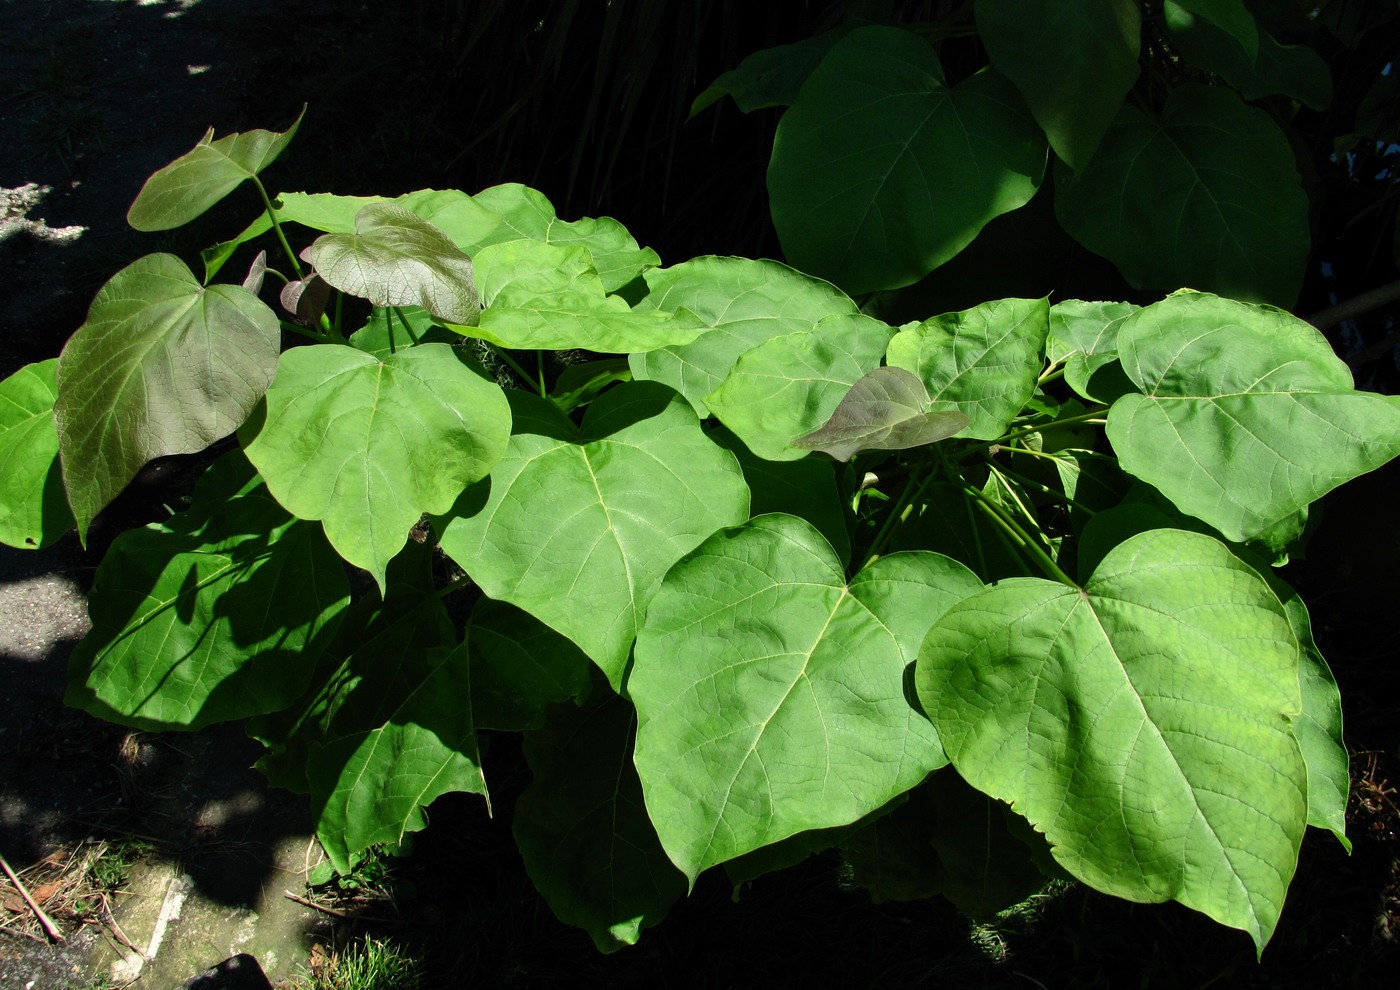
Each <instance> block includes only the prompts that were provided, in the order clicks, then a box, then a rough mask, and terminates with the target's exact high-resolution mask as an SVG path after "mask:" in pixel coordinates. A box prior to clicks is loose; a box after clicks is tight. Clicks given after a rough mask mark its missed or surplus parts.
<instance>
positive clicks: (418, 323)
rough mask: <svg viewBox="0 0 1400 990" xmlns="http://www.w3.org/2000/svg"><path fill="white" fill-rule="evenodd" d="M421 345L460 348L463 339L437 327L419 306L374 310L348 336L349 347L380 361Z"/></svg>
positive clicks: (429, 314) (426, 312) (435, 322)
mask: <svg viewBox="0 0 1400 990" xmlns="http://www.w3.org/2000/svg"><path fill="white" fill-rule="evenodd" d="M405 323H407V325H408V326H407V329H405V327H404V324H405ZM415 338H416V339H415ZM420 342H422V343H430V344H433V343H436V344H460V343H461V342H462V338H461V337H460V336H459V335H458V334H455V333H453V332H452V331H451V330H448V329H447V328H446V327H443V326H440V325H439V324H438V322H437V321H436V320H435V319H433V314H431V313H429V312H428V311H427V310H426V309H423V308H422V307H419V306H401V307H394V308H390V309H381V308H375V309H374V310H372V311H371V312H370V314H369V319H368V320H367V321H365V325H364V326H362V327H360V329H358V330H356V331H355V332H354V333H352V334H351V335H350V346H351V347H354V348H356V349H358V350H361V351H364V352H365V353H366V354H372V355H374V356H375V357H377V358H378V359H379V360H381V361H383V360H385V359H386V358H388V357H389V355H391V354H395V353H397V352H398V351H402V350H404V349H406V348H409V347H413V346H414V345H415V344H416V343H420Z"/></svg>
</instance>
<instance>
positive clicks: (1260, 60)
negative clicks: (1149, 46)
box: [1162, 0, 1332, 110]
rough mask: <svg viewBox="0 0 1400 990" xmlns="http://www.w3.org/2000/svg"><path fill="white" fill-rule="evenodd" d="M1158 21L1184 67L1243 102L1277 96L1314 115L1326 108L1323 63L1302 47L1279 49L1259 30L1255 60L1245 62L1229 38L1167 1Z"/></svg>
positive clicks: (1328, 82)
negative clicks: (1222, 84) (1217, 81)
mask: <svg viewBox="0 0 1400 990" xmlns="http://www.w3.org/2000/svg"><path fill="white" fill-rule="evenodd" d="M1162 17H1163V20H1165V21H1166V25H1167V31H1168V33H1169V34H1170V36H1171V40H1172V45H1173V46H1174V47H1175V48H1176V49H1177V50H1178V51H1179V52H1181V54H1182V55H1183V56H1185V58H1186V59H1187V61H1189V62H1190V63H1191V64H1192V65H1195V66H1197V67H1199V68H1202V69H1205V70H1206V71H1207V72H1213V73H1215V74H1216V75H1218V76H1220V77H1221V78H1223V79H1225V80H1226V81H1227V82H1228V83H1230V85H1231V86H1233V87H1234V88H1235V89H1237V90H1239V92H1240V95H1241V96H1243V97H1244V98H1245V99H1246V100H1257V99H1259V98H1260V97H1264V96H1272V95H1274V94H1275V93H1279V94H1282V95H1284V96H1288V97H1291V98H1293V99H1295V100H1297V101H1298V102H1300V103H1302V104H1304V105H1306V106H1309V107H1311V108H1312V109H1314V110H1323V109H1326V107H1327V105H1328V104H1329V103H1331V102H1332V74H1331V72H1330V70H1329V69H1328V68H1327V63H1326V62H1324V61H1323V59H1322V56H1321V55H1319V54H1318V53H1317V52H1315V51H1313V50H1312V49H1311V48H1309V47H1307V46H1306V45H1283V44H1280V43H1279V42H1278V41H1276V40H1275V39H1274V36H1273V35H1272V34H1270V33H1269V32H1267V31H1262V30H1261V31H1259V34H1258V45H1259V50H1258V57H1257V58H1250V57H1249V55H1247V54H1246V52H1245V49H1244V47H1243V46H1242V45H1241V44H1240V43H1239V41H1238V40H1237V39H1236V38H1235V37H1234V36H1232V35H1230V34H1229V33H1227V32H1226V31H1224V30H1222V29H1221V28H1219V27H1217V26H1215V25H1214V24H1212V23H1211V22H1210V21H1208V20H1206V19H1205V18H1202V17H1197V16H1196V15H1195V14H1193V13H1192V12H1191V11H1189V10H1187V9H1186V7H1185V6H1183V5H1182V4H1179V3H1172V2H1171V0H1167V2H1166V3H1164V4H1163V5H1162Z"/></svg>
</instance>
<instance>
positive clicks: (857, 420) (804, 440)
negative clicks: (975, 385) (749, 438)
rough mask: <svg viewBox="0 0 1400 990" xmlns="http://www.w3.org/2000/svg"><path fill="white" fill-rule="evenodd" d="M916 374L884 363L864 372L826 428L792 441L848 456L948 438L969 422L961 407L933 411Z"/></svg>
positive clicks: (836, 455) (839, 457)
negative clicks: (956, 409)
mask: <svg viewBox="0 0 1400 990" xmlns="http://www.w3.org/2000/svg"><path fill="white" fill-rule="evenodd" d="M928 408H929V397H928V391H927V390H926V389H925V388H924V384H923V382H921V381H919V378H918V376H917V375H915V374H914V373H913V372H912V371H905V370H904V369H903V368H893V367H883V368H875V369H874V370H873V371H870V372H867V373H866V374H865V375H862V376H861V377H860V379H858V380H857V381H856V383H855V384H854V385H852V386H851V390H850V391H849V392H847V393H846V394H845V396H843V397H842V399H841V402H840V404H838V405H837V407H836V409H835V410H834V411H833V412H832V414H831V417H830V418H829V419H828V420H827V421H826V423H825V424H824V425H823V426H822V428H821V429H819V430H816V431H814V432H812V433H808V434H807V435H806V436H801V437H798V438H797V439H796V440H794V441H792V443H793V446H795V447H800V448H802V449H804V450H820V451H824V452H825V453H827V454H830V455H831V456H832V457H834V458H836V459H837V460H838V461H849V460H850V459H851V458H852V457H854V456H855V455H856V454H857V453H859V452H860V451H862V450H906V449H908V448H910V447H923V446H925V445H927V444H931V443H937V442H938V441H939V440H946V439H947V438H948V437H951V436H952V435H953V434H955V433H957V432H958V431H959V430H962V429H964V428H965V427H966V426H967V417H966V416H964V415H963V414H962V413H960V412H929V411H928Z"/></svg>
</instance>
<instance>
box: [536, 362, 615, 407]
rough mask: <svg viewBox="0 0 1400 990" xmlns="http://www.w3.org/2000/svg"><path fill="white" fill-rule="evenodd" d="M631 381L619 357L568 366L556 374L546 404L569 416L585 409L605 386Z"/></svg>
mask: <svg viewBox="0 0 1400 990" xmlns="http://www.w3.org/2000/svg"><path fill="white" fill-rule="evenodd" d="M631 380H632V369H631V368H629V367H628V365H627V359H626V358H623V357H613V358H602V359H600V360H597V361H583V362H580V363H579V364H571V365H569V366H568V367H567V368H565V369H564V370H563V371H562V372H560V373H559V378H558V379H557V380H556V381H555V383H554V387H553V388H552V389H550V391H549V401H551V402H553V403H554V404H555V405H556V406H558V407H559V409H560V411H561V412H566V413H568V412H573V411H574V410H575V409H578V408H579V407H580V406H586V405H588V403H590V402H592V401H593V400H594V399H596V398H597V397H598V393H600V392H602V391H603V389H605V388H607V387H608V386H609V385H614V384H616V383H618V382H630V381H631Z"/></svg>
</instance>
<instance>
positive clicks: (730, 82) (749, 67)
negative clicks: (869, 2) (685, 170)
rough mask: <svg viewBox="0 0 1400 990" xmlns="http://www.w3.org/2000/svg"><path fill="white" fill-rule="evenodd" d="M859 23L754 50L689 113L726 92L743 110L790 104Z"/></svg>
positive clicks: (711, 88) (700, 108)
mask: <svg viewBox="0 0 1400 990" xmlns="http://www.w3.org/2000/svg"><path fill="white" fill-rule="evenodd" d="M859 24H860V22H859V21H856V20H846V21H843V22H842V23H841V24H840V26H838V27H836V28H833V29H832V30H830V31H827V32H826V33H825V34H819V35H817V36H816V37H815V38H804V39H802V40H801V41H797V42H794V43H793V44H790V45H777V46H775V47H773V48H764V49H762V50H761V51H756V52H754V53H753V54H752V55H750V56H749V57H748V58H746V59H744V60H743V61H742V62H740V63H739V64H738V66H737V67H735V68H733V69H730V70H729V71H728V72H726V73H724V75H722V76H720V77H719V78H718V79H716V80H715V81H714V82H712V83H710V85H709V86H708V87H707V88H706V89H705V91H704V92H703V93H701V94H700V95H699V96H697V97H696V98H695V102H694V103H692V104H691V105H690V116H691V117H694V116H695V115H696V114H698V113H699V112H700V111H701V110H704V109H705V108H706V107H708V106H710V104H712V103H716V102H718V101H719V100H721V99H723V98H724V97H726V96H732V97H734V102H735V103H736V104H737V105H738V107H739V109H740V110H742V111H743V112H744V113H751V112H753V111H754V110H759V109H762V108H763V107H786V106H791V105H792V102H793V101H794V100H795V99H797V93H798V91H799V90H800V89H801V88H802V84H803V83H805V82H806V81H807V77H808V76H810V75H811V74H812V70H814V69H815V68H816V67H817V65H818V63H820V62H821V60H822V59H823V58H824V57H825V56H826V53H827V52H829V51H830V50H831V46H832V45H834V44H836V42H838V41H840V40H841V39H842V38H844V37H845V36H846V35H847V34H849V33H850V32H851V30H852V29H853V28H855V27H858V26H859Z"/></svg>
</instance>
